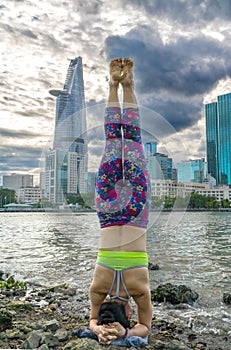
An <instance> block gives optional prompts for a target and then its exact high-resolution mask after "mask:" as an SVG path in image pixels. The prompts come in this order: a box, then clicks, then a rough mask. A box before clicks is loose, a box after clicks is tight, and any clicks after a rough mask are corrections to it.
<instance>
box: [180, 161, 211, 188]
mask: <svg viewBox="0 0 231 350" xmlns="http://www.w3.org/2000/svg"><path fill="white" fill-rule="evenodd" d="M205 177H206V164H205V160H204V158H201V159H193V160H185V161H182V162H180V163H178V164H177V180H178V181H180V182H196V183H202V182H203V180H204V178H205Z"/></svg>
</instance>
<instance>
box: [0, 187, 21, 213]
mask: <svg viewBox="0 0 231 350" xmlns="http://www.w3.org/2000/svg"><path fill="white" fill-rule="evenodd" d="M10 203H17V197H16V194H15V190H9V189H8V188H3V189H1V190H0V208H3V206H4V205H6V204H10Z"/></svg>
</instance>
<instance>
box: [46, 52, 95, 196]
mask: <svg viewBox="0 0 231 350" xmlns="http://www.w3.org/2000/svg"><path fill="white" fill-rule="evenodd" d="M50 93H51V94H52V95H53V96H55V97H56V118H55V130H54V140H53V149H51V150H49V151H47V153H46V156H45V180H44V181H43V182H44V184H45V193H46V196H47V198H48V200H49V201H51V202H52V203H64V202H65V200H66V196H67V195H69V194H81V193H86V192H87V169H88V155H87V147H88V146H87V142H88V141H87V135H86V130H87V126H86V111H85V97H84V82H83V68H82V58H81V57H77V58H75V59H73V60H71V61H70V64H69V67H68V71H67V75H66V80H65V83H64V87H63V90H51V91H50Z"/></svg>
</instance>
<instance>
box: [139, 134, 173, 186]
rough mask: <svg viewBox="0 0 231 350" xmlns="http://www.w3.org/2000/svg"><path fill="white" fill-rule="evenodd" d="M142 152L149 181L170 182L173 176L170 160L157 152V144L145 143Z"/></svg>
mask: <svg viewBox="0 0 231 350" xmlns="http://www.w3.org/2000/svg"><path fill="white" fill-rule="evenodd" d="M144 152H145V157H146V160H147V167H148V171H149V174H150V179H151V180H155V179H163V180H171V179H172V176H173V169H172V158H169V157H168V155H166V154H163V153H158V152H157V142H155V141H153V142H147V143H145V145H144Z"/></svg>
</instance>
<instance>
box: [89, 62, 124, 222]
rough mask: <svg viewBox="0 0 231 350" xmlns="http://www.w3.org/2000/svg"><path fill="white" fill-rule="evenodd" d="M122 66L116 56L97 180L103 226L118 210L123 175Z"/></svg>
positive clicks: (97, 205)
mask: <svg viewBox="0 0 231 350" xmlns="http://www.w3.org/2000/svg"><path fill="white" fill-rule="evenodd" d="M121 70H122V60H121V59H115V60H112V61H111V63H110V75H111V80H110V84H109V97H108V103H107V107H106V110H105V119H104V130H105V136H106V145H105V150H104V154H103V157H102V160H101V163H100V167H99V171H98V177H97V182H96V198H95V199H96V209H97V214H98V217H99V221H100V225H101V227H104V226H105V225H106V226H107V225H108V224H110V223H111V221H112V220H113V216H114V212H115V211H117V210H118V203H117V202H118V200H117V193H116V188H115V185H116V183H118V181H120V180H122V178H123V171H122V132H121V109H120V103H119V98H118V88H119V78H120V75H121Z"/></svg>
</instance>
